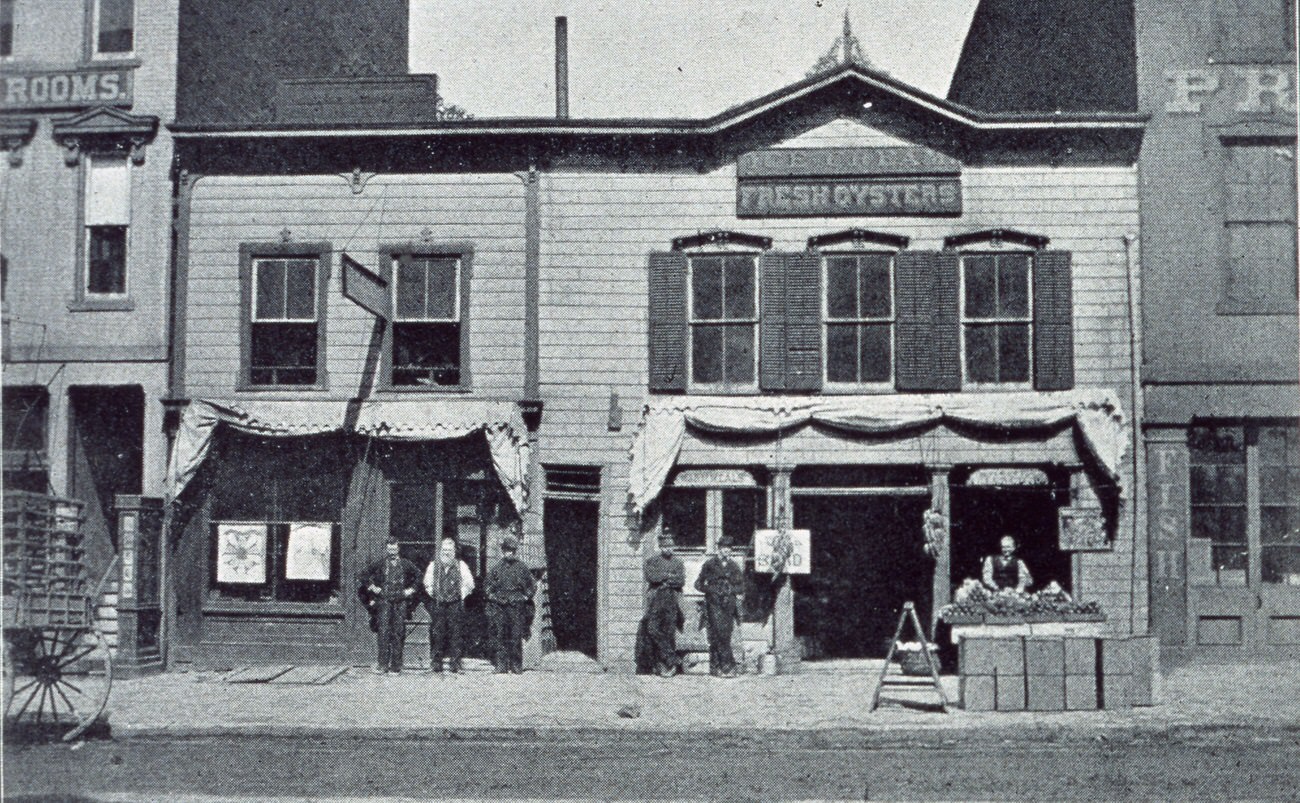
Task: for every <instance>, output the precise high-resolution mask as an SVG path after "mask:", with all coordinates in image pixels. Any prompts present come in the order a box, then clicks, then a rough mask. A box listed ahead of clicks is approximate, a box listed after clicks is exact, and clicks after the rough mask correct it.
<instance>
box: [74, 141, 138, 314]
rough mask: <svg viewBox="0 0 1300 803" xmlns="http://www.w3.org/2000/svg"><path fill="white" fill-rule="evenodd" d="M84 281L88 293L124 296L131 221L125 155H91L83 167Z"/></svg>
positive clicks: (127, 170) (129, 169)
mask: <svg viewBox="0 0 1300 803" xmlns="http://www.w3.org/2000/svg"><path fill="white" fill-rule="evenodd" d="M85 177H86V178H85V180H86V189H85V227H86V231H85V255H86V256H85V261H86V264H85V283H84V286H83V288H82V289H83V293H84V295H85V296H88V297H100V296H124V295H126V291H127V272H126V268H127V240H128V236H127V235H128V231H129V227H130V224H131V166H130V163H129V162H128V160H127V158H126V157H125V156H107V155H94V156H91V157H89V158H88V159H87V164H86V171H85Z"/></svg>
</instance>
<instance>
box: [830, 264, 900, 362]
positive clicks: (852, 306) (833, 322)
mask: <svg viewBox="0 0 1300 803" xmlns="http://www.w3.org/2000/svg"><path fill="white" fill-rule="evenodd" d="M822 270H823V273H822V287H823V288H824V290H823V294H822V321H823V337H824V341H823V342H824V346H823V349H822V353H823V354H825V355H826V358H825V361H826V364H825V381H826V383H827V384H828V385H835V384H841V385H865V384H881V385H886V384H888V383H890V382H892V380H893V373H894V372H893V366H894V359H893V357H894V355H893V344H894V255H893V254H887V253H868V254H836V255H828V256H826V257H825V258H824V259H823V260H822Z"/></svg>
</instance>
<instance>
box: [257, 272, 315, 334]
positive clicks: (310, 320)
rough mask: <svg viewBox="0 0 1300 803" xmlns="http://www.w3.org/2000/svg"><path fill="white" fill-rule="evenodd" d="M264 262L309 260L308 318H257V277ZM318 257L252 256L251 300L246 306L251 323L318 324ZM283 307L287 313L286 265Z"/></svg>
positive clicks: (287, 285)
mask: <svg viewBox="0 0 1300 803" xmlns="http://www.w3.org/2000/svg"><path fill="white" fill-rule="evenodd" d="M266 262H285V263H288V262H311V263H312V272H311V317H310V318H289V317H282V318H259V317H258V315H257V288H258V286H259V285H258V278H259V274H260V273H261V271H262V265H263V263H266ZM319 299H320V259H319V258H317V259H308V258H307V257H294V256H266V257H253V287H252V295H251V300H252V303H251V304H249V308H248V319H249V322H250V323H252V324H259V323H314V324H316V325H317V326H319V325H320V309H319ZM284 307H285V313H286V315H287V313H288V309H289V270H288V266H287V265H286V267H285V271H284Z"/></svg>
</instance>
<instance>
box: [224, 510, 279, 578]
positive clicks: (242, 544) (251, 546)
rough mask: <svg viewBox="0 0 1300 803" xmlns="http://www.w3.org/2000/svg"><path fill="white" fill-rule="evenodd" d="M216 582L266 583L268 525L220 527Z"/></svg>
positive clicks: (246, 524)
mask: <svg viewBox="0 0 1300 803" xmlns="http://www.w3.org/2000/svg"><path fill="white" fill-rule="evenodd" d="M216 529H217V582H218V583H227V584H232V585H263V584H265V583H266V543H267V525H266V524H264V523H261V522H255V523H248V522H221V523H219V524H217V526H216Z"/></svg>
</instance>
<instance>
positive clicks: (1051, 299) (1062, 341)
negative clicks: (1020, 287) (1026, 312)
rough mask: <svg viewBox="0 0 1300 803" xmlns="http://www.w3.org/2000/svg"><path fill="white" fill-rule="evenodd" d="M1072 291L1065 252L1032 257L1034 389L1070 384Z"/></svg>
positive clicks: (1056, 387) (1049, 252)
mask: <svg viewBox="0 0 1300 803" xmlns="http://www.w3.org/2000/svg"><path fill="white" fill-rule="evenodd" d="M1073 310H1074V292H1073V284H1072V278H1071V266H1070V252H1069V251H1042V252H1040V253H1039V254H1038V255H1037V257H1036V258H1035V259H1034V332H1033V338H1034V388H1035V389H1036V390H1070V389H1071V388H1073V387H1074V321H1073Z"/></svg>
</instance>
